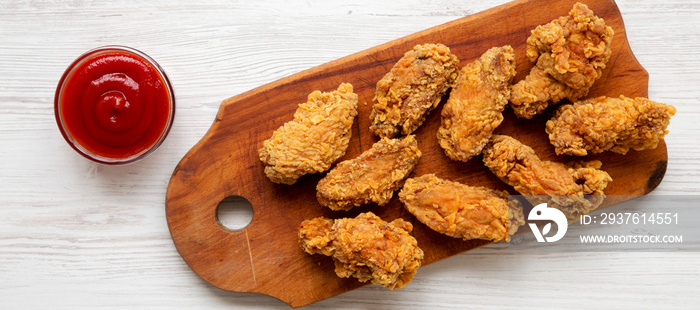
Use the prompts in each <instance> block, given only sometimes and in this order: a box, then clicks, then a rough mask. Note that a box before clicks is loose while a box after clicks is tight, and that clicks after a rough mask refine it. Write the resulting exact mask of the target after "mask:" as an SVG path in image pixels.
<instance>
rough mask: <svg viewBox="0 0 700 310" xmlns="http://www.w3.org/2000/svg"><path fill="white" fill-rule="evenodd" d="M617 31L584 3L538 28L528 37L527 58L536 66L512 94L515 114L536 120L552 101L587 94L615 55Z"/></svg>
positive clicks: (575, 97)
mask: <svg viewBox="0 0 700 310" xmlns="http://www.w3.org/2000/svg"><path fill="white" fill-rule="evenodd" d="M613 34H614V31H613V29H612V28H611V27H610V26H606V25H605V21H604V20H603V19H602V18H599V17H597V16H596V15H594V13H593V11H591V10H590V9H589V8H588V6H586V5H585V4H582V3H576V4H575V5H574V7H573V8H572V9H571V11H570V12H569V15H568V16H562V17H559V18H558V19H555V20H553V21H552V22H550V23H548V24H546V25H540V26H537V28H535V29H534V30H533V31H532V34H531V35H530V37H529V38H528V39H527V58H528V59H529V60H530V61H531V62H536V65H535V66H534V67H533V68H532V70H531V71H530V74H529V75H528V76H527V77H526V78H525V79H524V80H522V81H520V82H518V83H517V84H515V85H514V86H513V90H512V94H511V99H510V103H511V107H512V108H513V111H514V112H515V115H516V116H518V117H521V118H532V117H533V116H535V115H536V114H539V113H540V112H542V111H543V110H544V109H545V108H547V106H549V105H550V104H554V103H557V102H559V101H560V100H563V99H568V100H570V101H572V102H573V101H576V100H578V99H579V98H581V97H583V96H585V95H587V94H588V90H589V89H590V88H591V86H593V83H594V82H595V81H596V80H597V79H598V78H600V76H601V74H602V71H603V69H605V66H606V63H607V62H608V60H609V59H610V55H611V54H612V51H611V49H610V44H611V42H612V38H613Z"/></svg>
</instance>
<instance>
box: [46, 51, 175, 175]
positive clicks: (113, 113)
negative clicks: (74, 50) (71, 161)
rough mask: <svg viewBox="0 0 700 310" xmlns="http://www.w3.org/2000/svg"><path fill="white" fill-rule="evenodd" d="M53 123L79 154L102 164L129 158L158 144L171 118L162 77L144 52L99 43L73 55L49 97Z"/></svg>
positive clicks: (167, 88) (172, 108) (170, 100)
mask: <svg viewBox="0 0 700 310" xmlns="http://www.w3.org/2000/svg"><path fill="white" fill-rule="evenodd" d="M54 112H55V115H56V122H57V123H58V127H59V128H60V130H61V133H62V134H63V137H64V138H65V139H66V141H67V142H68V144H70V145H71V146H72V147H73V148H74V149H75V150H76V151H78V153H80V154H81V155H83V156H85V157H87V158H89V159H91V160H94V161H97V162H100V163H105V164H125V163H130V162H134V161H136V160H139V159H141V158H144V157H146V156H147V155H149V154H150V153H152V152H153V151H154V150H155V149H156V148H158V146H159V145H160V144H161V143H162V142H163V140H164V139H165V137H166V136H167V134H168V131H169V130H170V127H171V126H172V122H173V118H174V116H175V98H174V95H173V91H172V87H171V85H170V81H169V80H168V78H167V76H166V75H165V73H164V72H163V70H162V69H161V68H160V66H158V64H157V63H156V62H155V61H154V60H153V59H151V58H150V57H148V55H146V54H144V53H142V52H140V51H137V50H135V49H132V48H128V47H123V46H105V47H100V48H97V49H94V50H91V51H89V52H87V53H85V54H83V55H82V56H80V57H78V59H76V60H75V61H74V62H73V63H72V64H71V65H70V66H69V67H68V69H66V71H65V73H64V74H63V76H62V77H61V80H60V82H59V84H58V87H57V88H56V97H55V98H54Z"/></svg>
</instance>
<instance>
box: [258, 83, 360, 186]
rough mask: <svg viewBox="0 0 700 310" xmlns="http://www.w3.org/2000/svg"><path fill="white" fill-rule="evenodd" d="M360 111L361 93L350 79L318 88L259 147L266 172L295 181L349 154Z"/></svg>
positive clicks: (274, 177) (280, 180)
mask: <svg viewBox="0 0 700 310" xmlns="http://www.w3.org/2000/svg"><path fill="white" fill-rule="evenodd" d="M356 115H357V94H355V93H354V92H353V87H352V85H351V84H349V83H343V84H340V86H339V87H338V89H337V90H335V91H332V92H328V93H326V92H323V93H322V92H320V91H314V92H312V93H311V94H309V96H308V101H307V102H306V103H302V104H299V107H298V108H297V110H296V112H295V113H294V120H292V121H289V122H287V123H285V124H284V125H282V126H281V127H280V128H278V129H277V130H275V131H274V132H273V133H272V137H270V138H269V139H267V140H265V141H264V142H263V147H262V148H260V149H259V150H258V154H259V156H260V160H261V161H262V162H263V164H264V165H265V175H267V177H268V178H269V179H270V180H271V181H272V182H275V183H281V184H294V183H296V181H297V179H298V178H299V177H301V176H302V175H305V174H308V173H316V172H323V171H326V170H328V169H329V168H330V167H331V164H332V163H333V162H335V161H336V160H338V158H340V157H342V156H343V155H345V150H346V149H347V147H348V143H349V141H350V136H351V131H350V129H351V127H352V123H353V121H354V119H355V116H356Z"/></svg>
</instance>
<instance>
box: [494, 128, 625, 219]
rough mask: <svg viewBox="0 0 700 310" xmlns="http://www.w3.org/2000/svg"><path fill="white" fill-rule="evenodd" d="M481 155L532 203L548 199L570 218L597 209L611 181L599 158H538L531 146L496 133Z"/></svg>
mask: <svg viewBox="0 0 700 310" xmlns="http://www.w3.org/2000/svg"><path fill="white" fill-rule="evenodd" d="M483 155H484V164H485V165H486V167H488V168H489V169H490V170H491V172H493V173H494V174H495V175H496V176H497V177H499V178H500V179H501V180H503V181H504V182H505V183H507V184H508V185H510V186H513V188H515V190H516V191H518V192H519V193H521V194H522V195H524V196H525V198H526V199H528V200H529V201H530V202H531V203H532V204H533V205H537V204H539V203H542V202H547V203H548V204H551V206H553V207H556V208H558V209H559V210H561V211H562V212H564V214H565V215H566V217H567V219H568V220H569V221H573V220H577V219H578V218H579V216H580V215H583V214H588V213H589V212H590V211H593V210H595V209H596V208H598V206H599V205H600V204H601V203H602V202H603V198H604V197H605V194H604V193H603V190H604V189H605V187H606V186H607V185H608V182H610V181H612V178H611V177H610V175H609V174H608V173H607V172H605V171H603V170H600V167H601V162H600V161H591V162H587V163H576V164H572V165H568V166H567V165H564V164H562V163H558V162H553V161H544V160H540V158H539V157H538V156H537V154H535V151H534V150H533V149H532V148H530V147H529V146H527V145H524V144H522V143H520V141H518V140H516V139H514V138H512V137H510V136H503V135H495V136H494V137H493V138H492V140H491V142H490V143H489V144H488V145H487V146H486V148H484V152H483Z"/></svg>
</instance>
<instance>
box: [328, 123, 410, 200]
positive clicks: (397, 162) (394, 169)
mask: <svg viewBox="0 0 700 310" xmlns="http://www.w3.org/2000/svg"><path fill="white" fill-rule="evenodd" d="M420 156H421V152H420V150H419V149H418V142H417V141H416V138H415V136H414V135H410V136H406V137H403V138H397V139H389V138H382V139H381V140H379V141H378V142H377V143H375V144H374V145H372V147H371V148H370V149H368V150H366V151H364V152H362V154H360V156H358V157H356V158H354V159H349V160H346V161H343V162H341V163H339V164H338V165H337V166H336V167H335V168H333V170H331V171H330V172H328V174H327V175H326V177H324V178H323V179H321V181H319V182H318V185H317V186H316V197H317V198H318V202H319V203H320V204H322V205H324V206H327V207H329V208H331V210H336V211H338V210H350V209H351V208H352V207H354V206H360V205H363V204H366V203H369V202H375V203H377V204H378V205H380V206H383V205H385V204H387V203H388V202H389V200H390V199H391V197H392V196H393V195H394V191H396V190H398V189H399V188H401V186H402V185H403V183H404V181H405V180H406V178H407V177H408V174H409V173H411V171H412V170H413V168H414V167H415V166H416V164H418V160H419V159H420Z"/></svg>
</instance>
